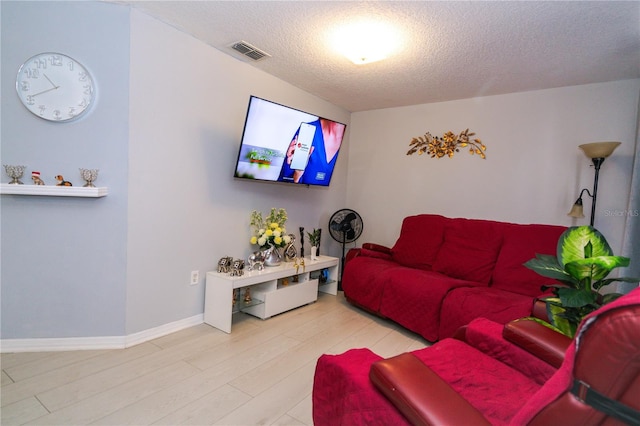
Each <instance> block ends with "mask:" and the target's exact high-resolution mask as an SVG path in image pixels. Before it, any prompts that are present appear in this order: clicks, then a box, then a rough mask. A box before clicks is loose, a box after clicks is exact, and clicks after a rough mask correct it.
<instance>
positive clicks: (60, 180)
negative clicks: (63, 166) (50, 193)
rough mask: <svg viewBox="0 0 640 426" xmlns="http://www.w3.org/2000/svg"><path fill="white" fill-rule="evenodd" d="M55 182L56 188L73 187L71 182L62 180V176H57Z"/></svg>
mask: <svg viewBox="0 0 640 426" xmlns="http://www.w3.org/2000/svg"><path fill="white" fill-rule="evenodd" d="M56 181H57V182H58V183H57V184H56V186H73V184H72V183H71V182H69V181H66V180H64V176H62V175H57V176H56Z"/></svg>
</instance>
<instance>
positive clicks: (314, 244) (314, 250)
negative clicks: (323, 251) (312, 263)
mask: <svg viewBox="0 0 640 426" xmlns="http://www.w3.org/2000/svg"><path fill="white" fill-rule="evenodd" d="M321 232H322V230H321V229H315V228H314V230H313V232H307V237H308V238H309V244H310V245H311V259H313V260H315V259H316V256H317V254H318V249H319V248H320V233H321Z"/></svg>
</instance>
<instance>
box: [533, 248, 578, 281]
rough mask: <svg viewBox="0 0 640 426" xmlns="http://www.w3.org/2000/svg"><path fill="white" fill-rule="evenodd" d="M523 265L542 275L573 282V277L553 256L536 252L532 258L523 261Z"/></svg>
mask: <svg viewBox="0 0 640 426" xmlns="http://www.w3.org/2000/svg"><path fill="white" fill-rule="evenodd" d="M524 266H526V267H527V268H529V269H531V270H533V271H535V272H537V273H538V274H540V275H542V276H543V277H547V278H553V279H556V280H559V281H562V282H567V281H568V282H574V281H575V280H574V279H573V277H572V276H571V275H570V274H569V273H568V272H567V271H565V270H564V268H563V267H562V266H561V265H560V263H558V259H557V258H556V257H555V256H551V255H548V254H536V257H535V258H534V259H530V260H528V261H527V262H525V263H524Z"/></svg>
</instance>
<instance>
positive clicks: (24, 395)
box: [0, 293, 428, 425]
mask: <svg viewBox="0 0 640 426" xmlns="http://www.w3.org/2000/svg"><path fill="white" fill-rule="evenodd" d="M427 345H428V342H426V341H424V340H423V339H422V338H420V337H419V336H417V335H415V334H412V333H410V332H407V331H405V330H403V329H402V328H401V327H399V326H397V325H395V324H393V323H391V322H388V321H385V320H381V319H379V318H376V317H374V316H371V315H369V314H367V313H365V312H363V311H361V310H359V309H356V308H354V307H352V306H350V305H349V304H348V303H347V302H346V301H345V300H344V296H343V295H342V293H340V294H339V295H338V296H331V295H326V294H321V295H320V296H319V299H318V301H317V302H316V303H313V304H311V305H307V306H304V307H301V308H298V309H295V310H293V311H289V312H286V313H284V314H281V315H278V316H276V317H273V318H270V319H268V320H265V321H263V320H260V319H257V318H254V317H251V316H249V315H245V314H236V315H235V316H234V322H233V330H232V333H231V334H226V333H223V332H221V331H219V330H217V329H215V328H213V327H210V326H208V325H206V324H201V325H198V326H196V327H191V328H188V329H186V330H182V331H179V332H177V333H173V334H170V335H168V336H164V337H161V338H158V339H155V340H152V341H149V342H146V343H143V344H140V345H137V346H134V347H131V348H128V349H123V350H101V351H74V352H49V353H44V352H38V353H16V354H2V355H1V358H0V361H1V366H2V394H1V396H2V399H1V423H2V425H22V424H36V425H85V424H103V425H125V424H133V425H147V424H158V425H209V424H218V425H312V424H313V422H312V417H311V390H312V385H313V373H314V369H315V364H316V360H317V359H318V357H319V356H320V355H321V354H323V353H329V354H337V353H342V352H344V351H346V350H348V349H351V348H356V347H368V348H371V350H373V351H374V352H376V353H378V354H380V355H381V356H383V357H389V356H393V355H396V354H399V353H401V352H406V351H410V350H414V349H419V348H423V347H425V346H427Z"/></svg>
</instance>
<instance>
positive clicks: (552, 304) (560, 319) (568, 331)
mask: <svg viewBox="0 0 640 426" xmlns="http://www.w3.org/2000/svg"><path fill="white" fill-rule="evenodd" d="M546 301H547V317H548V318H549V321H550V322H551V325H553V327H555V328H556V329H557V330H558V331H560V332H561V333H562V334H564V335H566V336H569V337H573V336H574V335H575V334H576V329H577V325H576V324H572V323H571V321H569V320H567V319H566V318H565V317H564V316H563V314H564V313H565V308H563V307H562V306H561V305H560V303H561V302H560V299H558V298H555V297H554V298H547V299H546Z"/></svg>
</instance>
